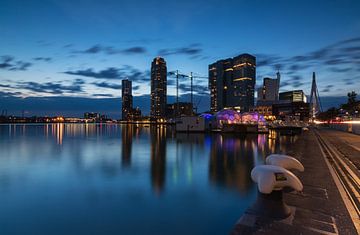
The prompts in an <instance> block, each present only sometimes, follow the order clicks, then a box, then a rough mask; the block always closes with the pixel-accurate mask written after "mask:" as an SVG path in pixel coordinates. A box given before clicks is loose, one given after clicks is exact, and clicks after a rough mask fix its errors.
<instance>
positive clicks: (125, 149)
mask: <svg viewBox="0 0 360 235" xmlns="http://www.w3.org/2000/svg"><path fill="white" fill-rule="evenodd" d="M134 129H135V126H134V125H124V126H122V128H121V144H122V148H121V165H122V166H123V167H125V168H127V167H130V166H131V152H132V144H133V143H132V142H133V138H134V134H135V132H134Z"/></svg>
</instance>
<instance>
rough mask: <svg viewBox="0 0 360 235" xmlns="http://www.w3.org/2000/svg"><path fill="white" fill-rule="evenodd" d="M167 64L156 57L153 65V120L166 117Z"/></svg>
mask: <svg viewBox="0 0 360 235" xmlns="http://www.w3.org/2000/svg"><path fill="white" fill-rule="evenodd" d="M166 80H167V69H166V62H165V60H164V59H163V58H161V57H156V58H155V59H154V60H153V61H152V63H151V94H150V96H151V108H150V109H151V110H150V117H151V119H153V120H157V119H161V118H165V116H166Z"/></svg>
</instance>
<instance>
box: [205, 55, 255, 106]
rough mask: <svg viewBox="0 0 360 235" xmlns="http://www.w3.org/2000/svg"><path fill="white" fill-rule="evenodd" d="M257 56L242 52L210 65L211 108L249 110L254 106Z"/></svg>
mask: <svg viewBox="0 0 360 235" xmlns="http://www.w3.org/2000/svg"><path fill="white" fill-rule="evenodd" d="M255 81H256V58H255V57H254V56H252V55H249V54H242V55H239V56H236V57H234V58H229V59H225V60H219V61H217V62H215V63H213V64H210V65H209V89H210V95H211V97H210V109H211V111H212V112H217V111H219V110H221V109H224V108H233V109H237V110H240V111H248V110H249V108H251V107H253V106H254V89H255Z"/></svg>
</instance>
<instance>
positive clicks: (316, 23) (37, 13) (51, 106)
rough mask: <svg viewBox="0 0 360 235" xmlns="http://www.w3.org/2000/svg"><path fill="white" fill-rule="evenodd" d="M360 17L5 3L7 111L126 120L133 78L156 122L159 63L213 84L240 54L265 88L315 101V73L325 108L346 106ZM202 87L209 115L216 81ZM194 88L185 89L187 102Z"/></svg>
mask: <svg viewBox="0 0 360 235" xmlns="http://www.w3.org/2000/svg"><path fill="white" fill-rule="evenodd" d="M359 12H360V1H358V0H353V1H350V0H343V1H335V0H334V1H328V0H324V1H316V0H313V1H285V0H284V1H260V0H259V1H240V0H238V1H213V0H208V1H195V0H194V1H190V0H184V1H171V0H167V1H140V0H132V1H116V0H102V1H90V0H89V1H85V0H71V1H67V0H43V1H40V0H32V1H26V0H23V1H17V0H2V1H1V2H0V45H1V46H0V111H2V110H4V109H7V110H8V112H10V113H13V114H19V113H21V111H22V110H24V111H25V113H26V114H27V115H36V114H37V115H45V114H48V115H55V114H65V115H80V114H81V113H82V112H85V111H98V112H106V113H108V114H110V115H111V116H113V117H119V116H120V107H119V106H120V100H119V98H120V95H121V94H120V93H121V91H120V87H121V79H123V78H126V77H128V78H129V79H131V80H133V86H134V89H133V93H134V95H135V96H136V97H135V99H134V105H135V106H140V107H141V108H142V109H143V111H144V113H145V114H147V113H148V111H149V103H150V102H149V93H150V85H149V84H150V83H149V81H150V76H149V69H150V64H151V60H152V59H153V58H154V57H155V56H158V55H160V56H163V57H164V58H165V60H166V61H167V65H168V71H173V70H176V69H179V70H180V71H181V72H182V73H189V72H194V73H195V74H197V75H199V76H207V74H208V72H207V68H208V64H210V63H213V62H215V61H216V60H218V59H223V58H228V57H232V56H236V55H238V54H241V53H250V54H254V55H255V56H256V57H257V86H259V85H261V82H262V79H263V77H264V76H270V77H274V76H275V73H276V71H277V69H279V70H280V72H281V74H282V78H281V79H282V84H281V89H280V90H281V91H287V90H293V89H303V90H304V91H305V93H306V94H309V92H310V86H311V73H312V72H313V71H315V72H316V74H317V79H318V80H317V81H318V87H319V92H320V96H321V98H322V101H323V106H324V107H325V108H326V107H329V106H331V105H337V104H338V103H339V102H340V101H342V100H343V96H345V95H346V93H347V92H349V91H351V90H355V91H356V92H357V93H360V85H359V84H360V83H359V82H360V14H359ZM168 83H169V84H170V85H169V89H168V94H169V96H171V95H174V94H175V87H174V80H173V79H172V78H168ZM195 83H196V87H195V90H196V92H197V96H196V97H195V101H196V103H198V104H199V109H200V110H203V111H205V110H208V109H209V98H208V90H207V80H206V79H200V78H199V79H197V80H195ZM188 86H189V81H188V80H183V81H182V82H181V88H182V92H181V94H183V95H184V96H183V97H182V99H181V101H187V100H188V95H185V93H186V89H187V88H188ZM172 100H173V99H172V97H170V101H172ZM55 104H56V105H55Z"/></svg>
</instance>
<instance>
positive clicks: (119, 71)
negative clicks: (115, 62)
mask: <svg viewBox="0 0 360 235" xmlns="http://www.w3.org/2000/svg"><path fill="white" fill-rule="evenodd" d="M64 73H65V74H69V75H77V76H84V77H91V78H97V79H125V78H128V79H129V80H131V81H134V82H149V81H150V72H149V71H148V70H145V71H141V70H139V69H137V68H134V67H132V66H130V65H124V66H122V67H120V68H115V67H110V68H107V69H103V70H100V71H98V72H96V71H94V69H92V68H89V69H85V70H77V71H66V72H64Z"/></svg>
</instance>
